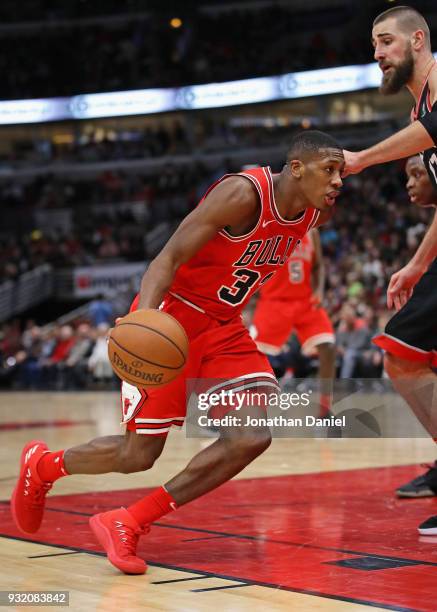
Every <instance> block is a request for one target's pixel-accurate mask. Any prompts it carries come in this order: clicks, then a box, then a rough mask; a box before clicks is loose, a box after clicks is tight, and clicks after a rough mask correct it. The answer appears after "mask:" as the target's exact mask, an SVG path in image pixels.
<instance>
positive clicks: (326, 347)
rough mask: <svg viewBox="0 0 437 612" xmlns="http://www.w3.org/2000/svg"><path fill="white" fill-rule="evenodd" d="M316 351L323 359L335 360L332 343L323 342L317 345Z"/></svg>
mask: <svg viewBox="0 0 437 612" xmlns="http://www.w3.org/2000/svg"><path fill="white" fill-rule="evenodd" d="M317 351H318V353H319V357H325V358H326V359H335V356H336V352H335V344H333V343H332V342H324V343H323V344H319V346H318V347H317Z"/></svg>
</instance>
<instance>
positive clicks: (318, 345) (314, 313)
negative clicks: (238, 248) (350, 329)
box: [250, 229, 335, 417]
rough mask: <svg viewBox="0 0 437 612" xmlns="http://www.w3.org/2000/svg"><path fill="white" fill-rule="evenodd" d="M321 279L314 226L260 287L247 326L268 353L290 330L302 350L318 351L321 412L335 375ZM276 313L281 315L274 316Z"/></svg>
mask: <svg viewBox="0 0 437 612" xmlns="http://www.w3.org/2000/svg"><path fill="white" fill-rule="evenodd" d="M324 284H325V275H324V267H323V256H322V249H321V245H320V236H319V232H318V230H317V229H313V230H311V231H310V232H308V234H306V235H305V236H304V237H303V238H302V240H301V242H300V244H299V245H298V246H297V247H296V250H295V251H294V252H293V254H292V255H291V257H290V259H289V260H288V262H287V264H286V265H285V266H283V267H282V268H281V269H280V270H278V272H277V273H276V274H275V276H274V277H273V278H272V280H271V281H270V282H269V283H266V284H265V285H263V286H262V287H261V289H260V296H259V300H258V302H257V305H256V309H255V312H254V316H253V322H252V327H251V329H250V332H251V336H252V338H253V339H254V340H255V341H256V344H257V346H258V348H259V349H260V350H261V351H262V352H264V353H266V354H267V355H268V356H269V355H271V356H274V355H279V354H280V353H281V352H282V351H283V347H284V344H285V343H286V341H287V340H288V338H289V337H290V334H291V333H292V332H293V331H296V334H297V337H298V340H299V342H300V345H301V347H302V353H303V354H304V355H307V356H310V355H312V354H313V353H314V351H317V353H318V356H319V377H320V380H321V381H322V383H321V384H322V388H321V390H320V391H321V398H320V411H321V415H320V416H322V417H323V416H326V415H327V413H328V412H329V411H330V409H331V393H332V380H333V378H334V375H335V336H334V329H333V327H332V323H331V321H330V319H329V317H328V314H327V312H326V310H325V309H324V308H322V302H323V291H324ZM275 313H277V314H278V315H280V316H272V314H273V315H274V314H275Z"/></svg>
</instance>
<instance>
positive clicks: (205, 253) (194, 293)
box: [170, 167, 319, 320]
mask: <svg viewBox="0 0 437 612" xmlns="http://www.w3.org/2000/svg"><path fill="white" fill-rule="evenodd" d="M228 176H235V175H225V176H224V177H222V178H221V179H220V180H219V181H217V182H216V183H214V185H212V186H211V187H210V188H209V190H208V191H207V193H206V195H208V193H210V192H211V191H212V189H214V187H215V186H216V185H217V184H218V183H220V182H221V181H223V180H226V178H227V177H228ZM238 176H243V177H245V178H246V179H247V180H249V181H251V182H252V183H253V185H254V186H255V188H256V190H257V192H258V195H259V199H260V203H261V212H260V215H259V218H258V221H257V223H256V225H255V227H254V228H253V229H252V230H251V231H250V232H248V233H247V234H245V235H244V236H238V237H235V236H232V235H231V234H229V232H227V231H226V229H223V230H221V231H219V232H218V233H217V234H216V235H215V236H214V238H212V239H211V240H210V241H209V242H207V243H206V244H205V245H204V246H203V247H202V248H201V249H200V250H199V251H198V252H197V253H196V255H194V256H193V257H192V258H191V259H190V260H189V261H188V262H186V263H185V264H184V265H182V266H181V267H180V268H179V269H178V271H177V272H176V275H175V277H174V280H173V283H172V285H171V288H170V293H171V294H172V295H174V296H176V297H179V298H180V299H183V300H185V301H187V302H189V303H190V304H191V305H194V307H195V308H197V309H198V310H201V311H203V312H206V313H207V314H208V315H210V316H212V317H214V318H216V319H219V320H228V319H231V318H232V317H234V316H235V315H236V314H238V313H240V312H241V310H242V309H243V307H244V305H245V304H246V303H247V302H248V300H249V298H250V296H251V295H252V294H253V293H254V292H255V291H256V290H257V289H259V287H260V286H262V285H263V284H264V283H265V282H266V281H268V280H269V279H270V278H271V277H272V276H273V274H274V273H275V272H276V271H277V270H278V269H279V268H280V267H281V266H283V265H284V264H285V263H286V262H287V260H288V258H289V257H290V255H291V254H292V253H293V251H294V249H295V248H296V246H297V245H298V244H299V242H300V241H301V240H302V239H303V237H304V236H305V234H306V233H307V232H308V230H309V229H310V228H311V227H313V226H314V225H315V223H316V222H317V219H318V217H319V211H318V210H316V209H315V208H308V209H306V210H305V211H303V212H302V213H301V214H300V215H299V216H298V217H297V218H296V219H294V220H293V221H288V220H286V219H283V218H282V217H281V216H280V214H279V212H278V209H277V206H276V202H275V198H274V192H273V178H272V172H271V170H270V168H269V167H263V168H255V169H253V170H248V171H246V172H242V173H241V174H239V175H238ZM206 195H205V197H206ZM205 197H204V198H203V199H202V200H201V201H200V203H199V204H198V205H199V206H202V202H203V201H204V199H205Z"/></svg>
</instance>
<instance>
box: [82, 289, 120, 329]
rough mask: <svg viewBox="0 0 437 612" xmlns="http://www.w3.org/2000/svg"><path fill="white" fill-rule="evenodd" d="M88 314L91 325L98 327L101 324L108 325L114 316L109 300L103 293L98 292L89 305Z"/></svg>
mask: <svg viewBox="0 0 437 612" xmlns="http://www.w3.org/2000/svg"><path fill="white" fill-rule="evenodd" d="M88 316H89V318H90V320H91V325H93V326H94V327H99V325H102V324H104V325H108V327H109V326H110V325H111V323H112V321H113V316H114V313H113V308H112V304H111V302H110V301H109V300H107V299H106V298H105V296H104V295H103V294H99V295H98V296H97V298H96V299H95V300H93V301H92V302H91V304H90V305H89V309H88Z"/></svg>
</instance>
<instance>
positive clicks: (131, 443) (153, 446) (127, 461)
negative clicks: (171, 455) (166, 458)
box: [119, 434, 165, 474]
mask: <svg viewBox="0 0 437 612" xmlns="http://www.w3.org/2000/svg"><path fill="white" fill-rule="evenodd" d="M164 442H165V440H164V439H161V438H159V439H158V440H157V439H156V438H155V437H154V438H151V436H142V435H140V434H135V437H132V436H131V437H130V438H128V439H127V440H126V441H125V444H124V445H123V446H122V447H121V449H120V453H119V466H120V470H119V471H120V472H121V473H122V474H132V473H134V472H144V471H145V470H150V468H151V467H153V465H154V463H155V461H156V459H157V458H158V457H159V455H160V454H161V451H162V448H163V446H164Z"/></svg>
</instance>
